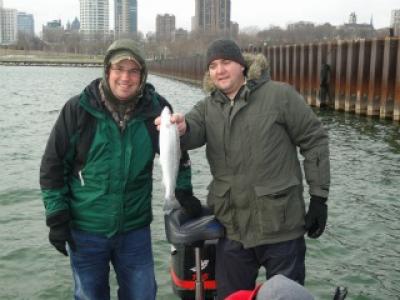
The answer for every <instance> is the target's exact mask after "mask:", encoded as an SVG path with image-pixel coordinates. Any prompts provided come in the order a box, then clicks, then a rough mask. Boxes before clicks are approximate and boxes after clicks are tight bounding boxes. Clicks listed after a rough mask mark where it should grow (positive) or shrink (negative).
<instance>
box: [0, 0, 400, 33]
mask: <svg viewBox="0 0 400 300" xmlns="http://www.w3.org/2000/svg"><path fill="white" fill-rule="evenodd" d="M137 2H138V30H139V31H141V32H142V33H144V34H146V33H147V32H149V31H152V32H155V24H156V16H157V14H173V15H175V17H176V28H184V29H186V30H189V31H190V30H191V19H192V16H194V14H195V0H170V1H160V0H138V1H137ZM260 2H261V3H264V5H265V8H264V9H260V5H259V3H260ZM231 3H232V4H231V6H232V8H231V20H232V21H233V22H237V23H238V24H239V27H240V30H243V29H246V28H249V27H250V28H252V27H254V28H257V29H258V30H262V29H265V28H268V27H270V26H271V25H274V26H280V27H286V25H287V24H289V23H294V22H298V21H308V22H313V23H315V24H323V23H325V22H328V23H331V24H332V25H341V24H343V23H346V22H348V20H349V16H350V14H351V13H352V12H355V13H356V15H357V22H358V23H369V22H370V20H371V17H372V18H373V24H374V27H375V28H383V27H389V25H390V17H391V11H392V10H394V9H399V8H400V4H399V3H398V0H396V1H395V0H382V1H379V2H377V1H374V0H364V1H361V0H353V1H346V0H335V1H334V0H326V1H324V3H323V5H321V2H320V1H318V0H308V1H303V2H301V3H299V2H297V1H289V0H281V1H279V5H274V6H271V5H268V3H267V2H266V1H262V0H231ZM3 6H4V7H5V8H14V9H17V10H18V11H21V12H25V13H28V14H33V15H34V18H35V32H36V33H39V32H40V31H41V29H42V25H44V24H46V23H47V22H49V21H52V20H54V19H61V21H62V24H63V25H66V23H67V21H70V22H72V21H73V20H74V18H75V17H78V18H79V0H57V1H52V0H35V2H34V5H32V1H30V0H3ZM269 6H271V7H269ZM254 7H256V8H257V9H253V8H254ZM109 24H110V25H109V27H110V29H114V1H113V0H110V23H109Z"/></svg>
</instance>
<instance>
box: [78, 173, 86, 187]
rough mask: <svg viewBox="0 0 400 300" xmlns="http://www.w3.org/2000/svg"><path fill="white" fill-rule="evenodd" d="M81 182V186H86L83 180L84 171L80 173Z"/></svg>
mask: <svg viewBox="0 0 400 300" xmlns="http://www.w3.org/2000/svg"><path fill="white" fill-rule="evenodd" d="M78 175H79V180H80V181H81V186H85V181H84V180H83V176H82V170H80V171H79V172H78Z"/></svg>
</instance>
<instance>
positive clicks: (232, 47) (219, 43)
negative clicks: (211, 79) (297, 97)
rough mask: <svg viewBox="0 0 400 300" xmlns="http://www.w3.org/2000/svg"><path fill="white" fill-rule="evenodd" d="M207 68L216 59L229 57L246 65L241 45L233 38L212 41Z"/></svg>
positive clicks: (208, 51) (209, 47)
mask: <svg viewBox="0 0 400 300" xmlns="http://www.w3.org/2000/svg"><path fill="white" fill-rule="evenodd" d="M206 59H207V61H206V62H207V68H208V67H209V66H210V64H211V62H212V61H213V60H215V59H227V60H232V61H235V62H237V63H238V64H240V65H242V66H243V67H246V62H245V61H244V58H243V55H242V52H241V51H240V48H239V46H238V45H237V44H236V43H235V42H234V41H232V40H224V39H221V40H216V41H214V42H212V43H211V44H210V45H209V46H208V49H207V57H206Z"/></svg>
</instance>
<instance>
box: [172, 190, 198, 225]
mask: <svg viewBox="0 0 400 300" xmlns="http://www.w3.org/2000/svg"><path fill="white" fill-rule="evenodd" d="M175 197H176V200H178V202H179V204H180V205H181V206H182V208H183V209H184V211H185V212H186V214H188V215H189V216H190V217H191V218H197V217H199V216H200V215H201V212H202V207H201V202H200V200H199V199H197V198H196V197H195V196H193V192H192V191H190V190H180V189H177V190H175Z"/></svg>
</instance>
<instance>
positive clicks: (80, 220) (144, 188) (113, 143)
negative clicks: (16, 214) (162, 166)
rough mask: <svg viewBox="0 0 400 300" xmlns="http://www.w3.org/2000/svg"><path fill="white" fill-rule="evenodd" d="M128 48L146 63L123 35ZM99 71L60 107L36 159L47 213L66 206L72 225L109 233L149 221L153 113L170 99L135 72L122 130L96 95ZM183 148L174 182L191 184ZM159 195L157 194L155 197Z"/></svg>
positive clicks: (115, 46)
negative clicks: (136, 86)
mask: <svg viewBox="0 0 400 300" xmlns="http://www.w3.org/2000/svg"><path fill="white" fill-rule="evenodd" d="M118 45H119V44H118V43H116V44H113V45H112V47H110V49H109V51H108V52H107V54H106V56H105V68H107V66H108V59H109V58H110V52H112V51H115V49H128V50H129V51H132V53H133V54H134V55H135V57H137V58H138V60H139V59H140V62H141V63H142V67H143V68H142V72H143V74H142V76H143V78H146V76H147V69H146V67H145V63H144V60H143V59H141V55H140V53H138V52H136V51H137V49H136V48H135V47H129V45H130V42H129V41H123V42H122V43H121V44H120V45H119V46H120V48H118V47H119V46H118ZM100 81H101V79H96V80H94V81H93V82H92V83H91V84H89V85H88V86H87V87H86V88H85V90H84V91H83V92H82V93H81V94H80V95H77V96H75V97H73V98H72V99H70V100H69V101H68V102H67V103H66V104H65V106H64V107H63V109H62V111H61V113H60V115H59V117H58V119H57V121H56V123H55V125H54V127H53V130H52V132H51V134H50V137H49V140H48V142H47V145H46V149H45V152H44V155H43V158H42V162H41V166H40V185H41V190H42V195H43V202H44V206H45V209H46V216H47V217H49V216H52V215H55V214H58V213H60V212H65V211H67V212H68V214H69V215H70V216H71V225H72V227H73V228H76V229H80V230H84V231H87V232H91V233H97V234H102V235H106V236H108V237H111V236H113V235H115V234H117V233H120V232H126V231H128V230H132V229H137V228H141V227H143V226H146V225H149V224H150V223H151V221H152V205H151V203H152V184H153V178H152V173H153V161H154V157H155V154H156V153H158V152H159V145H158V131H157V129H156V127H155V125H154V119H155V118H156V117H157V116H159V115H160V113H161V110H162V108H163V107H164V106H166V105H168V106H170V104H169V103H168V102H167V101H166V100H165V99H164V98H163V97H161V96H160V95H159V94H157V93H156V92H155V90H154V87H153V86H152V85H151V84H148V83H145V82H144V81H143V80H142V86H141V88H140V93H138V94H137V99H136V101H137V104H136V106H135V110H134V112H133V115H132V117H131V119H130V120H129V121H128V122H127V125H126V128H125V129H124V130H123V131H121V130H120V128H119V127H118V125H117V123H116V122H115V121H114V119H113V118H112V116H111V114H110V112H109V111H108V110H107V109H106V108H105V107H104V103H103V102H102V101H101V96H100V91H99V86H100ZM188 160H189V156H188V155H187V152H186V153H184V154H183V155H182V159H181V166H180V170H179V174H178V179H177V189H182V190H190V191H191V190H192V185H191V170H190V163H188ZM160 201H161V199H160Z"/></svg>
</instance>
